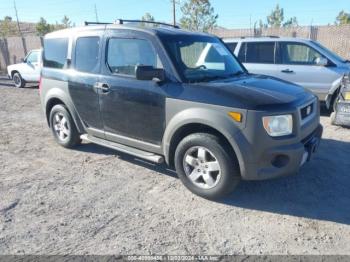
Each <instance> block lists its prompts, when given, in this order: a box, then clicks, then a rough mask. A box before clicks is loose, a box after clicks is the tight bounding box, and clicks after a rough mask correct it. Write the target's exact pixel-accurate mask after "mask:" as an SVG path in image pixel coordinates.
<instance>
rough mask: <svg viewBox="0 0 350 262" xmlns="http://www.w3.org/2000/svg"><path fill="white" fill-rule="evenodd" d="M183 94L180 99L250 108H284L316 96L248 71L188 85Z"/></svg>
mask: <svg viewBox="0 0 350 262" xmlns="http://www.w3.org/2000/svg"><path fill="white" fill-rule="evenodd" d="M183 93H184V94H183V95H184V97H183V99H189V100H191V101H198V102H203V103H209V104H216V105H221V106H228V107H236V108H244V109H250V110H265V109H272V108H276V109H277V108H279V107H281V108H284V109H285V108H286V106H296V105H299V104H302V103H304V102H305V100H310V99H312V98H313V97H315V96H314V95H313V94H312V93H311V92H310V91H308V90H306V89H305V88H303V87H301V86H298V85H295V84H293V83H290V82H286V81H283V80H280V79H277V78H274V77H269V76H262V75H250V74H249V75H244V76H242V77H236V78H231V79H227V80H222V81H212V82H208V83H199V84H187V85H186V87H185V88H184V89H183Z"/></svg>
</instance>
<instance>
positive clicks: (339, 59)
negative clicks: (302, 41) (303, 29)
mask: <svg viewBox="0 0 350 262" xmlns="http://www.w3.org/2000/svg"><path fill="white" fill-rule="evenodd" d="M312 43H313V44H314V45H316V46H317V47H318V48H321V49H322V50H323V51H324V52H325V53H326V54H327V56H330V57H333V58H334V59H336V60H338V61H340V62H342V63H346V62H347V60H345V59H344V58H342V57H340V56H338V55H337V54H336V53H334V52H332V51H331V50H329V49H328V48H327V47H325V46H323V45H321V44H320V43H319V42H316V41H312Z"/></svg>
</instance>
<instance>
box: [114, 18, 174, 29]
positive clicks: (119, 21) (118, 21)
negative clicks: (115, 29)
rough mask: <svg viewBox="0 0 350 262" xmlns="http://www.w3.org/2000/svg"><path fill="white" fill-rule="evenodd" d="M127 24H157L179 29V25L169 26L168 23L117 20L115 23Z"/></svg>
mask: <svg viewBox="0 0 350 262" xmlns="http://www.w3.org/2000/svg"><path fill="white" fill-rule="evenodd" d="M124 22H126V23H146V24H155V25H164V26H170V27H174V28H179V26H177V25H172V24H167V23H162V22H155V21H144V20H126V19H117V20H116V21H115V22H114V23H115V24H119V25H122V24H124Z"/></svg>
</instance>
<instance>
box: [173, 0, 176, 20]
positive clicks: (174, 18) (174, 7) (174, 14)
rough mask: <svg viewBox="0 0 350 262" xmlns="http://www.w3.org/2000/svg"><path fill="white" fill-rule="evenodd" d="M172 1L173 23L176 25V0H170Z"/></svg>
mask: <svg viewBox="0 0 350 262" xmlns="http://www.w3.org/2000/svg"><path fill="white" fill-rule="evenodd" d="M172 1H173V24H174V26H176V3H175V1H176V0H172Z"/></svg>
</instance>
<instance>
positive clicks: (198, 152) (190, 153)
mask: <svg viewBox="0 0 350 262" xmlns="http://www.w3.org/2000/svg"><path fill="white" fill-rule="evenodd" d="M183 166H184V170H185V173H186V176H187V177H188V178H189V179H190V181H191V182H192V183H193V184H195V185H196V186H198V187H200V188H204V189H211V188H213V187H215V186H216V185H217V184H218V182H219V180H220V177H221V168H220V164H219V162H218V160H217V158H216V157H215V155H214V154H213V153H212V152H211V151H210V150H209V149H207V148H205V147H202V146H195V147H191V148H189V149H188V150H187V151H186V153H185V155H184V158H183Z"/></svg>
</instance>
